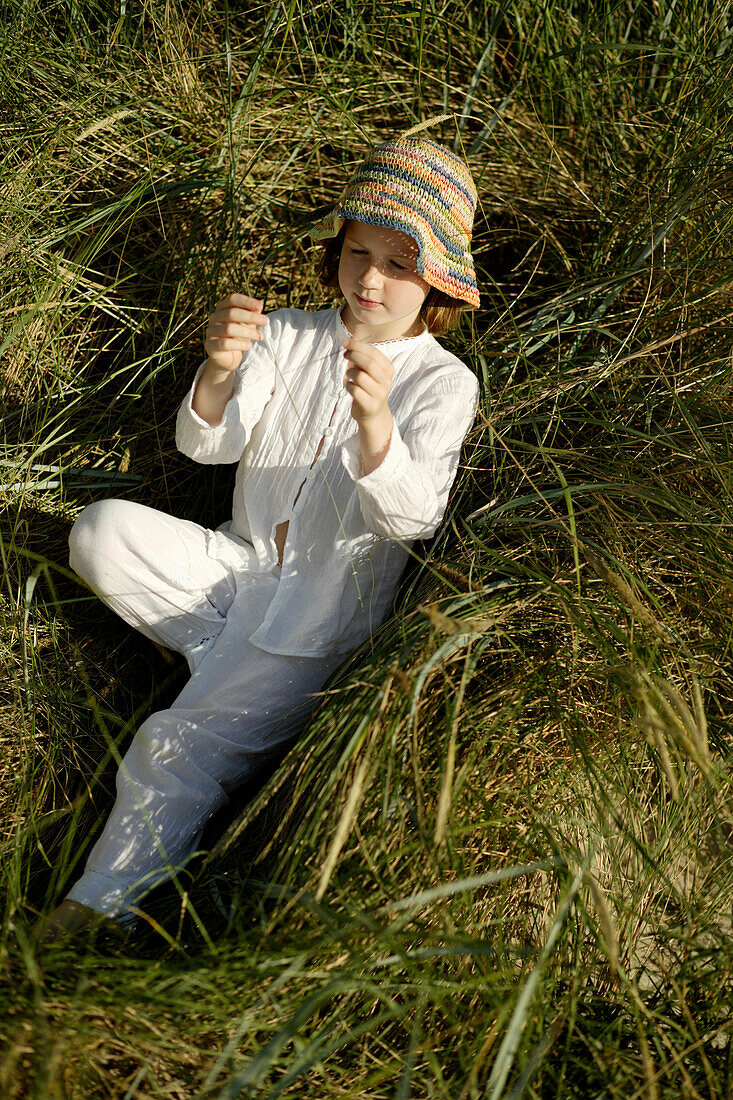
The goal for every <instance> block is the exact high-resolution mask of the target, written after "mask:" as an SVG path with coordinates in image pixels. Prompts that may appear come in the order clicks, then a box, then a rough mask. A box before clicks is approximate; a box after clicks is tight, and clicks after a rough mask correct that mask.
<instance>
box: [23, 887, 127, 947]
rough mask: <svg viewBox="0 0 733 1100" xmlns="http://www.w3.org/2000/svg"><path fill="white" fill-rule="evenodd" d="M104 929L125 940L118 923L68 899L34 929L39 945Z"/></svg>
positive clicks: (42, 919) (43, 918) (42, 918)
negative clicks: (93, 928) (95, 929)
mask: <svg viewBox="0 0 733 1100" xmlns="http://www.w3.org/2000/svg"><path fill="white" fill-rule="evenodd" d="M94 926H96V927H98V928H104V930H105V931H109V932H113V933H114V934H115V935H116V936H119V938H120V939H124V932H123V931H122V929H121V928H120V926H119V924H118V923H117V922H116V921H113V920H110V919H109V917H105V916H104V914H103V913H99V912H97V910H96V909H91V908H90V907H89V906H88V905H82V904H81V902H78V901H70V900H69V899H68V898H67V899H66V900H65V901H62V902H61V904H60V905H59V906H58V907H57V908H56V909H54V911H53V913H50V914H49V915H48V916H47V917H41V919H40V920H39V921H38V923H37V924H36V926H35V928H34V937H35V939H36V941H37V942H38V943H55V942H56V941H59V940H68V939H71V938H73V937H74V936H78V935H80V934H81V933H82V932H87V931H89V929H91V928H92V927H94Z"/></svg>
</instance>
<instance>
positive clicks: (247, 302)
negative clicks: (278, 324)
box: [216, 293, 265, 313]
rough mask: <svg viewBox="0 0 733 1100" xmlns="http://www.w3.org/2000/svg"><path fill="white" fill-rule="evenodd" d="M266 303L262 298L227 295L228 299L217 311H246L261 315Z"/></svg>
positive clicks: (222, 301) (247, 295) (224, 299)
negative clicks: (230, 309) (232, 309)
mask: <svg viewBox="0 0 733 1100" xmlns="http://www.w3.org/2000/svg"><path fill="white" fill-rule="evenodd" d="M264 304H265V303H264V302H263V301H262V299H261V298H252V297H251V296H250V295H249V294H236V293H232V294H227V296H226V298H222V300H221V301H220V302H219V304H218V305H217V307H216V308H217V309H228V308H234V309H246V310H250V311H251V312H253V313H261V312H262V307H263V305H264Z"/></svg>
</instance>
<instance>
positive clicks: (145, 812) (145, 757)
mask: <svg viewBox="0 0 733 1100" xmlns="http://www.w3.org/2000/svg"><path fill="white" fill-rule="evenodd" d="M276 587H277V578H276V577H275V576H273V575H271V574H265V575H261V576H259V577H254V578H253V577H246V578H240V587H239V589H238V592H237V595H236V597H235V599H234V601H233V604H232V606H231V608H230V610H229V614H228V616H227V621H226V624H225V625H224V628H223V629H222V631H221V633H220V635H219V637H218V639H217V641H216V643H215V644H214V646H213V648H212V649H211V650H210V651H209V652H208V653H207V654H206V656H205V657H204V658H203V660H202V661H201V663H200V664H199V665H198V667H197V668H196V670H195V672H194V674H193V676H192V677H191V679H190V681H189V682H188V684H186V686H185V687H184V689H183V691H182V692H181V693H180V695H179V696H178V698H177V699H176V701H175V703H174V704H173V706H172V707H171V708H170V709H169V710H164V711H160V712H158V713H156V714H152V715H151V716H150V717H149V718H148V719H147V721H145V722H144V723H143V724H142V726H141V727H140V729H139V730H138V733H137V735H136V737H135V739H134V741H133V743H132V745H131V746H130V749H129V751H128V753H127V755H126V756H125V758H124V760H123V762H122V766H121V767H120V770H119V773H118V777H117V792H118V793H117V801H116V803H115V806H114V808H113V810H112V813H111V815H110V818H109V820H108V822H107V825H106V826H105V828H104V831H103V833H102V835H101V837H100V838H99V840H98V841H97V843H96V845H95V846H94V848H93V850H92V852H91V854H90V856H89V860H88V862H87V866H86V869H85V872H84V874H83V876H82V878H81V879H80V880H79V882H78V883H77V884H76V885H75V886H74V888H73V889H72V890H71V892H70V893H69V895H68V896H69V898H71V899H73V900H75V901H79V902H82V903H83V904H85V905H89V906H91V907H92V908H93V909H97V910H98V911H100V912H105V913H107V914H109V915H111V916H117V917H118V918H119V917H121V916H122V917H123V916H124V913H125V905H126V903H130V904H134V903H135V902H136V901H137V900H139V898H140V896H141V895H142V893H144V892H145V890H147V889H148V888H150V887H151V886H152V885H154V884H155V883H156V882H158V881H160V880H161V879H163V878H165V877H168V876H169V875H170V873H171V871H172V870H175V869H176V868H178V867H180V865H181V864H182V862H185V859H186V858H187V857H188V856H189V855H190V854H191V852H192V851H193V850H194V849H195V846H196V843H197V840H198V838H199V836H200V834H201V831H202V829H203V826H204V825H205V824H206V821H207V820H208V819H209V818H210V817H211V815H212V814H213V813H214V812H215V811H216V810H217V809H219V807H220V806H222V805H224V804H225V803H226V801H227V800H228V794H229V792H230V791H232V790H234V789H235V788H236V787H237V786H239V785H240V784H241V783H242V782H243V781H244V779H245V778H246V777H247V776H248V775H250V774H251V773H252V772H253V771H254V770H257V769H258V768H259V767H260V766H261V765H262V764H263V763H264V762H265V761H266V760H267V758H268V756H270V755H272V753H273V751H274V750H275V749H277V747H278V746H280V745H282V744H283V742H287V741H290V740H291V739H292V738H293V737H294V736H295V735H296V734H297V733H298V732H299V731H300V730H301V729H302V727H303V725H304V724H305V722H306V721H307V719H308V717H309V716H310V714H311V712H312V710H313V707H314V705H315V703H316V701H317V697H318V696H317V693H318V691H319V689H320V688H321V687H322V685H323V683H324V681H325V680H326V679H327V677H328V676H329V675H330V673H331V672H332V671H333V670H334V669H335V667H336V665H337V664H338V663H339V661H340V659H341V658H338V657H331V658H298V657H285V656H281V655H276V654H270V653H266V652H264V651H263V650H260V649H257V648H256V647H255V646H252V645H250V643H249V641H248V640H247V639H248V638H249V636H250V635H251V634H252V633H253V631H254V630H255V629H256V627H257V626H258V625H259V623H260V622H261V621H262V619H263V618H264V614H265V612H266V610H267V607H268V606H269V603H270V600H271V599H272V596H273V595H274V592H275V590H276Z"/></svg>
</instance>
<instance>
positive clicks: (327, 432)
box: [323, 428, 333, 439]
mask: <svg viewBox="0 0 733 1100" xmlns="http://www.w3.org/2000/svg"><path fill="white" fill-rule="evenodd" d="M323 435H324V436H325V438H326V439H330V438H331V436H332V435H333V428H326V430H325V432H324V433H323Z"/></svg>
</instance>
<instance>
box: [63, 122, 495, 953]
mask: <svg viewBox="0 0 733 1100" xmlns="http://www.w3.org/2000/svg"><path fill="white" fill-rule="evenodd" d="M475 206H476V190H475V187H474V184H473V181H472V179H471V176H470V174H469V171H468V169H467V167H466V165H465V164H464V162H463V161H462V160H461V159H460V158H459V157H457V156H456V155H455V154H453V153H452V152H450V151H449V150H448V149H445V148H443V147H442V146H440V145H437V144H435V143H434V142H432V141H429V140H426V139H425V138H422V137H415V136H408V137H404V138H401V139H399V140H396V141H391V142H388V143H386V144H384V145H380V146H379V147H377V148H376V149H374V150H373V152H372V153H371V154H370V155H369V156H368V157H367V159H366V160H365V161H364V163H363V164H362V165H361V166H360V167H359V169H358V171H357V173H356V175H355V177H354V179H353V181H352V182H351V183H350V184H349V186H348V187H347V189H346V192H345V195H344V197H343V199H342V200H341V202H340V203H339V204H338V205H337V206H336V207H335V209H334V210H333V211H332V212H331V213H330V215H329V216H328V217H327V218H326V219H325V220H324V221H323V222H321V223H320V224H319V225H318V226H317V227H316V228H315V230H313V231H312V236H314V237H316V238H318V239H322V240H323V241H324V246H323V247H324V252H323V256H322V262H321V272H320V273H321V277H322V280H323V282H324V283H325V285H326V286H329V287H334V288H338V289H339V291H340V293H341V296H342V297H343V304H342V305H340V306H338V307H336V308H334V309H326V310H321V311H319V312H315V313H312V312H306V311H304V310H299V309H279V310H276V311H275V312H274V313H272V314H271V315H270V316H269V317H268V316H266V315H265V314H264V313H263V312H262V305H263V303H262V302H260V301H257V300H255V299H253V298H250V297H247V296H245V295H242V294H230V295H229V296H228V297H226V298H225V299H224V300H223V301H222V302H220V303H219V305H218V306H217V307H216V310H215V311H214V313H213V314H212V316H211V318H210V319H209V324H208V328H207V330H206V337H205V345H204V346H205V349H206V355H207V358H206V361H205V362H204V363H203V364H202V365H201V367H200V368H199V370H198V372H197V373H196V376H195V378H194V380H193V384H192V386H191V389H190V392H189V393H188V395H187V396H186V398H185V399H184V401H183V404H182V405H181V407H180V410H179V413H178V419H177V425H176V443H177V445H178V447H179V449H180V450H181V451H183V453H184V454H186V455H188V456H189V457H190V458H192V459H194V460H195V461H197V462H238V463H239V465H238V468H237V477H236V487H235V490H234V501H233V513H232V519H231V520H229V521H227V522H226V523H224V524H223V525H222V526H221V527H219V528H218V529H217V530H215V531H211V530H206V529H204V528H203V527H200V526H199V525H198V524H195V523H191V522H188V521H186V520H179V519H175V518H174V517H172V516H168V515H165V514H163V513H162V512H158V511H156V510H154V509H151V508H146V507H143V506H142V505H139V504H135V503H133V502H131V501H126V500H103V501H99V502H97V503H95V504H92V505H90V506H89V507H88V508H86V509H85V510H84V511H83V512H82V514H81V515H80V516H79V519H78V520H77V522H76V524H75V525H74V527H73V529H72V532H71V537H70V547H71V558H70V560H71V564H72V567H73V568H74V569H75V570H76V572H77V573H78V574H79V575H80V576H81V577H83V578H84V580H85V581H86V582H87V583H88V584H89V585H90V586H91V587H92V588H93V589H94V591H95V592H97V593H98V595H99V596H100V598H101V599H102V600H104V602H105V603H106V604H107V605H108V606H109V607H111V608H112V609H113V610H114V611H116V612H117V613H118V614H119V615H121V616H122V618H123V619H125V621H126V622H128V623H130V624H131V625H132V626H134V627H136V628H137V629H138V630H139V631H140V632H141V633H142V634H144V635H146V637H148V638H151V639H153V640H154V641H156V642H158V643H159V644H162V645H163V646H166V647H168V648H170V649H173V650H177V651H179V652H181V653H183V654H184V655H185V657H186V658H187V660H188V664H189V667H190V670H191V679H190V680H189V681H188V683H187V684H186V686H185V687H184V689H183V691H182V692H181V694H180V695H179V696H178V698H177V699H176V701H175V702H174V704H173V706H172V707H171V708H170V709H169V710H164V711H160V712H158V713H155V714H152V715H151V716H150V717H149V718H148V719H147V720H146V721H145V722H144V723H143V724H142V725H141V726H140V728H139V730H138V732H137V735H136V737H135V738H134V740H133V742H132V745H131V747H130V749H129V751H128V753H127V755H126V756H125V758H124V760H123V761H122V764H121V766H120V769H119V773H118V776H117V801H116V803H115V806H114V808H113V810H112V813H111V815H110V818H109V820H108V822H107V825H106V827H105V829H104V831H103V832H102V835H101V836H100V838H99V840H98V841H97V843H96V845H95V846H94V848H93V849H92V852H91V854H90V856H89V859H88V861H87V865H86V869H85V871H84V873H83V875H82V877H81V878H80V879H79V881H78V882H77V883H76V884H75V885H74V887H73V889H72V890H71V891H70V893H69V894H68V896H67V898H66V900H65V901H64V902H62V904H61V906H60V907H59V908H58V909H57V910H56V911H55V913H54V914H52V916H51V918H50V919H49V921H47V924H46V934H47V935H50V936H53V935H54V934H58V933H59V932H68V931H73V930H77V929H78V928H80V927H83V926H86V925H87V924H89V923H90V921H91V920H92V919H98V918H99V916H100V914H103V915H106V916H107V917H108V918H112V919H113V920H114V921H117V922H119V923H125V922H129V921H130V919H131V918H134V915H135V912H136V907H137V905H138V903H139V901H140V898H141V897H142V895H143V894H144V893H145V892H146V891H147V890H149V889H150V888H151V887H152V886H153V885H155V884H157V883H158V882H160V881H161V880H162V879H164V878H166V877H169V876H170V875H172V874H175V872H176V871H177V870H178V869H180V867H181V866H182V865H183V863H184V862H185V861H186V860H187V859H188V858H189V857H190V856H191V854H192V853H193V851H194V850H195V849H196V845H197V841H198V839H199V837H200V834H201V832H202V829H203V827H204V825H205V823H206V821H207V820H208V819H209V818H210V817H211V815H212V814H213V813H214V812H215V811H216V810H218V809H219V807H221V806H222V805H223V804H224V803H226V802H227V800H228V794H229V792H230V791H232V790H233V789H234V788H236V787H237V786H239V785H240V784H241V783H242V782H243V780H244V779H245V778H246V777H247V776H249V775H251V773H252V772H253V770H254V769H257V768H258V767H260V766H261V764H262V763H263V761H264V760H265V759H266V758H267V756H268V755H269V754H272V752H273V751H274V750H276V749H277V748H278V747H279V746H281V745H282V744H283V743H284V742H286V741H290V740H292V738H293V737H294V736H295V735H296V734H297V733H298V732H299V731H300V730H301V729H302V727H303V725H304V724H305V722H306V721H307V719H308V717H309V715H310V713H311V711H312V709H313V707H314V705H315V702H316V699H317V693H318V691H319V689H320V688H321V686H322V685H323V683H324V681H325V680H326V679H327V678H328V676H329V675H330V674H331V673H332V672H333V671H334V669H335V668H336V666H337V665H338V664H340V663H341V661H342V660H343V658H344V655H345V654H347V653H349V652H350V651H351V650H353V649H354V648H355V647H356V646H357V645H359V643H360V642H362V641H364V639H366V638H368V637H369V635H370V633H371V632H372V631H373V630H374V629H375V628H376V627H377V626H378V625H379V623H380V622H381V621H382V619H383V618H384V616H385V614H386V612H387V611H388V609H389V606H390V602H391V600H392V598H393V596H394V592H395V588H396V586H397V583H398V580H399V577H400V574H401V572H402V569H403V566H404V564H405V562H406V560H407V557H408V554H409V550H410V546H411V544H412V542H413V540H415V539H424V538H427V537H429V536H431V535H432V534H433V533H434V532H435V530H436V528H437V527H438V525H439V523H440V521H441V519H442V517H443V513H444V510H445V507H446V502H447V499H448V493H449V490H450V487H451V485H452V483H453V479H454V477H455V473H456V468H457V465H458V459H459V454H460V448H461V443H462V441H463V438H464V436H465V434H466V432H467V431H468V429H469V427H470V425H471V423H472V421H473V417H474V414H475V408H476V399H477V383H476V379H475V377H474V375H473V374H472V373H471V372H470V371H469V370H468V368H467V367H466V366H465V365H464V364H463V363H462V362H461V361H460V360H459V359H457V358H456V357H455V356H453V355H451V354H450V353H449V352H448V351H446V350H445V349H444V348H443V347H441V345H440V344H439V343H437V341H436V340H435V339H434V336H433V335H432V334H433V333H441V332H443V331H445V330H446V329H447V328H448V327H450V326H451V325H452V324H455V323H456V321H457V319H458V315H459V313H460V310H461V309H462V308H464V307H465V305H466V304H469V305H472V306H475V305H477V304H478V301H479V298H478V290H477V287H476V280H475V275H474V268H473V262H472V259H471V255H470V250H469V249H470V239H471V229H472V224H473V216H474V211H475Z"/></svg>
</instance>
